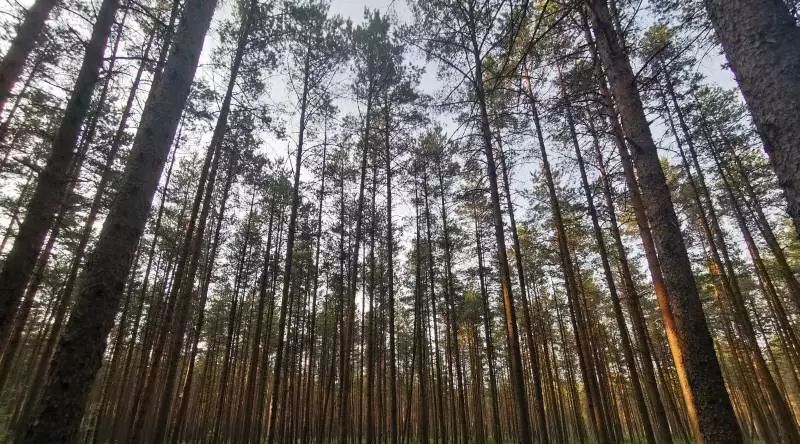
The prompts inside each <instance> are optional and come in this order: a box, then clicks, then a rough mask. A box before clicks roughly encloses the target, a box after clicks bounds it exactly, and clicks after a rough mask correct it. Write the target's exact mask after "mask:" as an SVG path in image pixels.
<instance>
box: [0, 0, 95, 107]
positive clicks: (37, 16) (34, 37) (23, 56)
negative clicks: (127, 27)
mask: <svg viewBox="0 0 800 444" xmlns="http://www.w3.org/2000/svg"><path fill="white" fill-rule="evenodd" d="M57 3H58V0H36V1H35V2H34V3H33V5H32V6H31V7H30V8H29V9H28V11H27V12H26V13H25V19H24V20H23V21H22V23H20V25H19V28H18V30H17V35H16V36H15V37H14V40H12V41H11V46H10V47H9V48H8V51H6V54H5V55H4V56H3V60H2V61H0V113H2V112H3V108H4V107H5V103H6V100H8V97H9V96H10V95H11V89H13V88H14V84H15V83H16V82H17V79H18V78H19V75H20V74H21V73H22V69H23V68H24V66H25V61H26V60H27V59H28V56H29V55H30V53H31V51H32V50H33V48H34V46H36V42H37V41H38V40H39V36H40V35H41V33H42V29H44V22H45V21H46V20H47V16H48V15H50V11H51V10H52V9H53V7H54V6H55V5H56V4H57ZM98 17H100V16H99V15H98Z"/></svg>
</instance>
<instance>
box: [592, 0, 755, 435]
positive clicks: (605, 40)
mask: <svg viewBox="0 0 800 444" xmlns="http://www.w3.org/2000/svg"><path fill="white" fill-rule="evenodd" d="M587 4H588V5H589V8H590V9H591V15H592V23H593V29H594V34H595V37H596V38H597V46H598V50H599V54H600V58H601V60H602V62H603V65H604V67H605V69H606V76H607V77H608V80H609V83H610V84H611V90H612V93H613V96H614V99H615V102H616V104H617V108H618V110H619V112H620V117H621V118H622V127H623V130H624V132H625V136H626V139H627V140H628V142H629V143H630V145H631V146H632V147H633V162H634V164H635V165H636V169H637V171H638V173H639V184H640V185H641V189H642V193H643V197H644V202H645V208H646V211H647V217H648V219H649V220H650V221H651V222H652V226H651V228H652V229H653V238H654V241H655V245H656V249H657V251H658V253H659V259H660V261H661V272H662V276H663V278H664V284H665V286H666V291H667V293H668V294H669V295H670V300H669V308H670V310H671V313H672V315H673V320H674V323H675V324H674V326H675V329H676V331H675V333H676V336H677V339H678V340H677V344H675V345H677V346H678V348H679V351H678V350H674V351H673V358H674V359H675V365H676V367H677V368H678V369H679V371H680V372H681V373H683V375H684V377H685V379H686V382H687V386H688V387H687V388H688V389H689V390H684V397H685V399H686V404H687V406H689V411H690V418H691V419H692V423H693V428H694V431H695V435H696V436H695V438H696V439H697V440H698V441H699V442H709V443H716V442H726V443H736V442H741V439H742V437H741V431H740V429H739V425H738V423H737V422H736V416H735V414H734V412H733V407H732V406H731V402H730V399H729V397H728V393H727V391H726V390H725V383H724V381H723V378H722V371H721V370H720V367H719V362H718V361H717V358H716V355H715V352H714V344H713V342H712V339H711V334H710V333H709V330H708V325H707V323H706V319H705V315H704V313H703V307H702V304H701V303H700V296H699V294H698V292H697V287H696V283H695V280H694V275H693V274H692V270H691V265H690V263H689V257H688V253H687V252H686V246H685V244H684V242H683V238H682V237H681V231H680V225H679V222H678V218H677V216H676V214H675V209H674V207H673V205H672V199H671V197H670V191H669V188H668V187H667V183H666V178H665V177H664V171H663V170H662V169H661V165H660V161H659V157H658V151H657V148H656V145H655V143H654V142H653V137H652V135H651V133H650V128H649V124H648V122H647V118H646V117H645V114H644V109H643V106H642V102H641V98H640V97H639V94H638V91H637V89H636V79H635V77H634V74H633V70H632V69H631V65H630V61H629V60H628V56H627V54H625V52H624V51H623V48H622V47H621V45H620V41H619V38H620V37H619V36H618V35H617V33H616V31H615V30H614V29H613V27H612V26H611V23H610V14H609V12H608V4H607V1H606V0H591V1H589V2H588V3H587ZM665 324H666V323H665ZM667 326H668V327H669V325H667ZM671 345H672V344H671ZM676 351H678V352H677V353H676Z"/></svg>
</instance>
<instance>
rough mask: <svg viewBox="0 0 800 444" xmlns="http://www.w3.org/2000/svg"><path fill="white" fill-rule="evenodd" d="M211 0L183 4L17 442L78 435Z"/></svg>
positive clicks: (64, 439) (62, 439)
mask: <svg viewBox="0 0 800 444" xmlns="http://www.w3.org/2000/svg"><path fill="white" fill-rule="evenodd" d="M107 1H108V2H109V3H112V4H115V3H116V2H113V1H112V0H107ZM215 5H216V1H215V0H188V1H187V4H186V6H185V7H184V11H183V17H182V20H181V23H180V27H179V31H178V35H177V36H176V41H175V44H174V46H173V48H172V50H171V51H170V55H169V58H168V60H167V63H166V66H165V68H164V69H165V75H164V77H163V80H162V81H161V82H160V83H159V85H158V87H157V88H156V89H155V90H153V91H151V93H150V95H149V97H148V100H147V103H146V104H145V108H144V111H143V113H142V120H141V124H140V125H139V130H138V131H137V134H136V138H135V139H134V143H133V150H132V152H131V156H130V157H129V161H128V164H127V165H126V167H125V174H124V177H123V179H122V184H121V187H120V191H119V194H118V196H117V198H116V200H115V202H114V204H113V206H112V208H111V211H110V212H109V214H108V216H107V218H106V221H105V223H104V224H103V229H102V231H101V232H100V237H99V239H98V241H97V244H96V247H95V250H94V252H93V253H92V255H91V256H90V257H89V260H88V262H87V264H86V268H85V271H84V276H85V277H84V284H83V287H82V288H81V290H80V292H79V293H78V295H77V296H78V297H77V301H76V305H75V309H74V312H73V315H72V317H71V318H70V320H69V323H68V324H67V326H66V330H65V333H64V336H63V338H62V339H61V341H60V343H59V346H58V349H57V350H56V353H55V356H54V357H53V366H52V369H51V371H50V375H49V378H48V381H47V383H46V385H45V389H44V395H43V397H42V400H41V401H40V407H39V410H38V414H37V417H36V420H35V421H33V422H31V423H30V424H29V425H28V429H27V431H26V433H25V435H24V437H23V438H22V439H21V440H20V442H21V443H41V442H68V441H71V440H72V439H73V438H74V437H75V436H76V435H77V432H78V426H79V425H80V421H81V417H82V415H83V410H84V407H85V403H86V399H87V397H88V394H89V390H90V388H91V385H92V382H93V381H94V378H95V376H96V375H97V371H98V370H99V368H100V365H101V363H102V357H103V352H104V350H105V338H106V336H107V335H108V332H109V331H110V329H111V326H112V324H113V322H114V316H115V315H116V312H117V309H118V307H119V303H120V299H121V296H122V287H123V286H124V284H125V278H126V277H127V275H128V270H129V269H130V267H131V263H132V261H133V254H134V250H135V248H136V245H137V244H138V242H139V238H140V237H141V236H142V232H143V231H144V225H145V222H146V221H147V214H148V212H149V210H150V202H151V201H152V199H153V195H154V193H155V190H156V187H157V185H158V181H159V178H160V176H161V171H162V169H163V168H164V163H165V162H166V159H167V153H168V151H169V147H170V146H171V144H172V138H173V137H174V136H175V131H176V129H177V126H178V120H179V119H180V115H181V112H182V110H183V107H184V105H185V103H186V100H187V98H188V96H189V88H190V86H191V82H192V79H193V78H194V73H195V70H196V69H197V63H198V61H199V58H200V51H201V50H202V47H203V41H204V38H205V34H206V32H207V31H208V28H209V25H210V22H211V16H212V15H213V13H214V7H215ZM111 16H112V17H113V14H111ZM108 21H109V22H112V21H113V20H112V19H109V20H108ZM109 27H110V24H109ZM98 52H102V51H98Z"/></svg>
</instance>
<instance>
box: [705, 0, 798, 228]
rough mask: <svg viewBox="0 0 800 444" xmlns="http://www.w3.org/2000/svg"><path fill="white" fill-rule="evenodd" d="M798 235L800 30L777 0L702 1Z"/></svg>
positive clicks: (783, 5)
mask: <svg viewBox="0 0 800 444" xmlns="http://www.w3.org/2000/svg"><path fill="white" fill-rule="evenodd" d="M704 3H705V6H706V10H707V11H708V15H709V18H710V19H711V23H712V24H713V25H714V29H715V30H716V34H717V38H719V40H720V42H721V43H722V47H723V48H724V50H725V55H726V56H727V58H728V61H729V62H730V64H731V67H732V69H733V71H734V73H735V74H736V81H737V82H738V83H739V88H740V89H741V91H742V95H743V96H744V99H745V101H746V102H747V105H748V107H749V108H750V112H751V113H752V115H753V120H754V121H755V124H756V128H757V129H758V133H759V135H760V136H761V139H762V140H763V141H764V148H765V149H766V151H767V154H768V155H769V157H770V161H771V163H772V168H773V169H774V170H775V173H776V175H777V176H778V183H779V184H780V186H781V188H783V192H784V194H785V195H786V200H787V201H788V203H789V207H788V210H789V216H791V218H792V220H793V221H794V226H795V229H796V230H797V232H798V234H800V146H798V144H797V141H798V140H800V114H798V112H797V110H798V109H800V28H798V27H797V23H796V20H795V18H794V17H792V15H791V14H790V13H789V11H788V9H787V7H786V4H785V3H784V2H780V1H777V0H757V1H753V0H704Z"/></svg>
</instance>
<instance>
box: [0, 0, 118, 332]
mask: <svg viewBox="0 0 800 444" xmlns="http://www.w3.org/2000/svg"><path fill="white" fill-rule="evenodd" d="M118 8H119V0H104V1H103V3H102V6H101V7H100V11H99V12H98V15H97V21H96V22H95V24H94V27H93V29H92V37H91V39H90V40H89V43H88V45H87V47H86V52H85V54H84V58H83V63H82V64H81V69H80V71H79V73H78V78H77V80H76V81H75V85H74V87H73V90H72V94H71V96H70V98H69V101H68V102H67V107H66V109H65V110H64V115H63V117H62V119H61V123H60V125H59V127H58V130H57V132H56V134H55V137H54V140H53V145H52V147H51V151H50V154H49V158H48V160H47V164H46V165H45V167H44V170H42V173H41V174H40V175H39V181H38V183H37V184H36V189H35V190H34V192H33V196H31V200H30V201H29V202H28V206H27V211H26V214H25V219H24V220H23V221H22V222H21V223H20V226H19V232H18V233H17V237H16V239H14V244H13V246H12V247H11V251H9V253H8V255H7V256H6V259H5V263H4V264H3V269H2V271H0V331H2V332H5V331H8V328H9V327H10V325H11V322H12V320H13V318H14V313H15V312H16V309H17V305H18V304H19V301H20V299H21V298H22V295H23V293H24V292H25V287H26V285H27V284H28V281H29V280H30V277H31V273H32V272H33V267H34V265H35V263H36V258H37V257H38V256H39V252H40V250H41V248H42V244H43V243H44V238H45V236H46V234H47V230H48V229H49V228H50V225H51V224H52V223H53V219H54V218H55V216H56V212H57V211H58V207H59V205H60V204H61V202H62V201H63V199H64V196H65V192H66V190H67V188H68V187H69V184H68V182H69V180H70V177H69V171H70V168H71V165H72V164H73V162H74V161H75V152H76V149H75V148H76V144H77V141H78V136H79V134H80V130H81V126H82V125H83V121H84V120H85V118H86V115H87V113H88V112H89V105H90V103H91V100H92V93H93V92H94V87H95V83H97V78H98V76H99V73H100V68H101V67H102V65H103V53H104V52H105V48H106V43H107V42H108V37H109V35H110V34H111V27H112V26H113V24H114V16H115V15H116V12H117V9H118ZM124 276H127V273H124ZM124 276H123V278H122V279H123V281H124ZM1 336H5V334H3V335H1Z"/></svg>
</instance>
